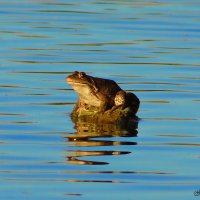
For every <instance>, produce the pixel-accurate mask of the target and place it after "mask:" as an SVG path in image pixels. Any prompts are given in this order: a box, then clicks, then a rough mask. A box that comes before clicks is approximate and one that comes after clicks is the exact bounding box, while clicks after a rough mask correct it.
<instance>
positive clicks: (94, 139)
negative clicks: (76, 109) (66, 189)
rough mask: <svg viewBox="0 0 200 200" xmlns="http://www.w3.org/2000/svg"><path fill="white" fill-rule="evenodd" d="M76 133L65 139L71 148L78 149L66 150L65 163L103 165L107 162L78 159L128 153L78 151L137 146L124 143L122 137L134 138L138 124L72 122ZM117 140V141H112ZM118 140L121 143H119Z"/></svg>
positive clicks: (128, 142) (134, 143)
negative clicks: (91, 148)
mask: <svg viewBox="0 0 200 200" xmlns="http://www.w3.org/2000/svg"><path fill="white" fill-rule="evenodd" d="M74 123H75V126H74V128H75V129H76V132H74V133H72V134H71V135H69V136H67V137H65V138H67V139H68V142H70V143H72V145H73V146H75V147H79V150H67V151H66V153H67V154H68V155H67V156H66V158H67V162H68V163H70V164H79V165H105V164H109V163H108V162H101V161H91V160H86V159H84V160H83V159H80V158H82V157H86V156H87V157H88V156H92V157H96V156H108V155H122V154H129V153H131V152H129V151H108V150H88V151H86V150H80V148H82V147H99V146H121V145H137V143H136V142H132V141H124V137H127V138H128V137H136V136H137V134H138V131H137V128H138V122H137V121H135V122H132V123H131V124H129V125H128V126H127V125H126V126H125V125H123V126H122V125H118V124H96V123H91V122H90V123H89V122H85V121H80V120H78V121H76V122H74ZM122 137H123V138H122ZM114 138H117V141H115V140H114ZM120 138H121V140H122V141H120ZM76 149H77V148H76Z"/></svg>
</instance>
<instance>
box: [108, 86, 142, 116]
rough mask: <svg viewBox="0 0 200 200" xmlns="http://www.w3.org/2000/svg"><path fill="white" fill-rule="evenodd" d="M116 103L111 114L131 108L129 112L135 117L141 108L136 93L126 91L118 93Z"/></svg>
mask: <svg viewBox="0 0 200 200" xmlns="http://www.w3.org/2000/svg"><path fill="white" fill-rule="evenodd" d="M114 103H115V105H114V106H113V107H112V109H111V110H110V112H113V111H115V110H116V109H121V110H124V109H126V108H129V109H130V111H129V112H131V113H132V114H134V115H135V114H136V113H137V111H138V109H139V106H140V100H139V98H138V97H137V96H136V95H135V94H134V93H131V92H126V91H124V90H121V91H119V92H117V94H116V95H115V99H114Z"/></svg>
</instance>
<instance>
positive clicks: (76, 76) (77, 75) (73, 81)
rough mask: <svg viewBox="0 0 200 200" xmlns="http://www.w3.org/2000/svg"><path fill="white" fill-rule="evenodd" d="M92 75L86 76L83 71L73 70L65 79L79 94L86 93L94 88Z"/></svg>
mask: <svg viewBox="0 0 200 200" xmlns="http://www.w3.org/2000/svg"><path fill="white" fill-rule="evenodd" d="M93 79H94V78H93V77H92V76H88V75H87V74H86V73H85V72H78V71H75V72H73V73H72V74H71V75H69V76H68V77H67V78H66V81H67V83H68V84H69V85H71V87H72V88H73V89H74V90H75V91H76V92H77V93H79V94H87V93H88V92H90V91H91V90H95V89H96V86H95V82H94V80H93Z"/></svg>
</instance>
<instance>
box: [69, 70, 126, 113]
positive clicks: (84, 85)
mask: <svg viewBox="0 0 200 200" xmlns="http://www.w3.org/2000/svg"><path fill="white" fill-rule="evenodd" d="M66 82H67V83H68V84H69V85H70V86H71V87H72V89H73V90H75V91H76V92H77V93H78V102H77V103H76V105H75V107H74V109H73V112H76V113H81V112H82V111H92V112H97V113H104V112H105V111H107V110H109V109H111V108H112V107H113V106H114V105H115V101H114V99H115V96H116V94H117V93H118V92H119V91H122V89H121V88H120V86H119V85H118V84H117V83H116V82H115V81H113V80H110V79H104V78H97V77H93V76H90V75H88V74H86V73H85V72H79V71H75V72H73V73H72V74H71V75H69V76H68V77H67V78H66Z"/></svg>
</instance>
